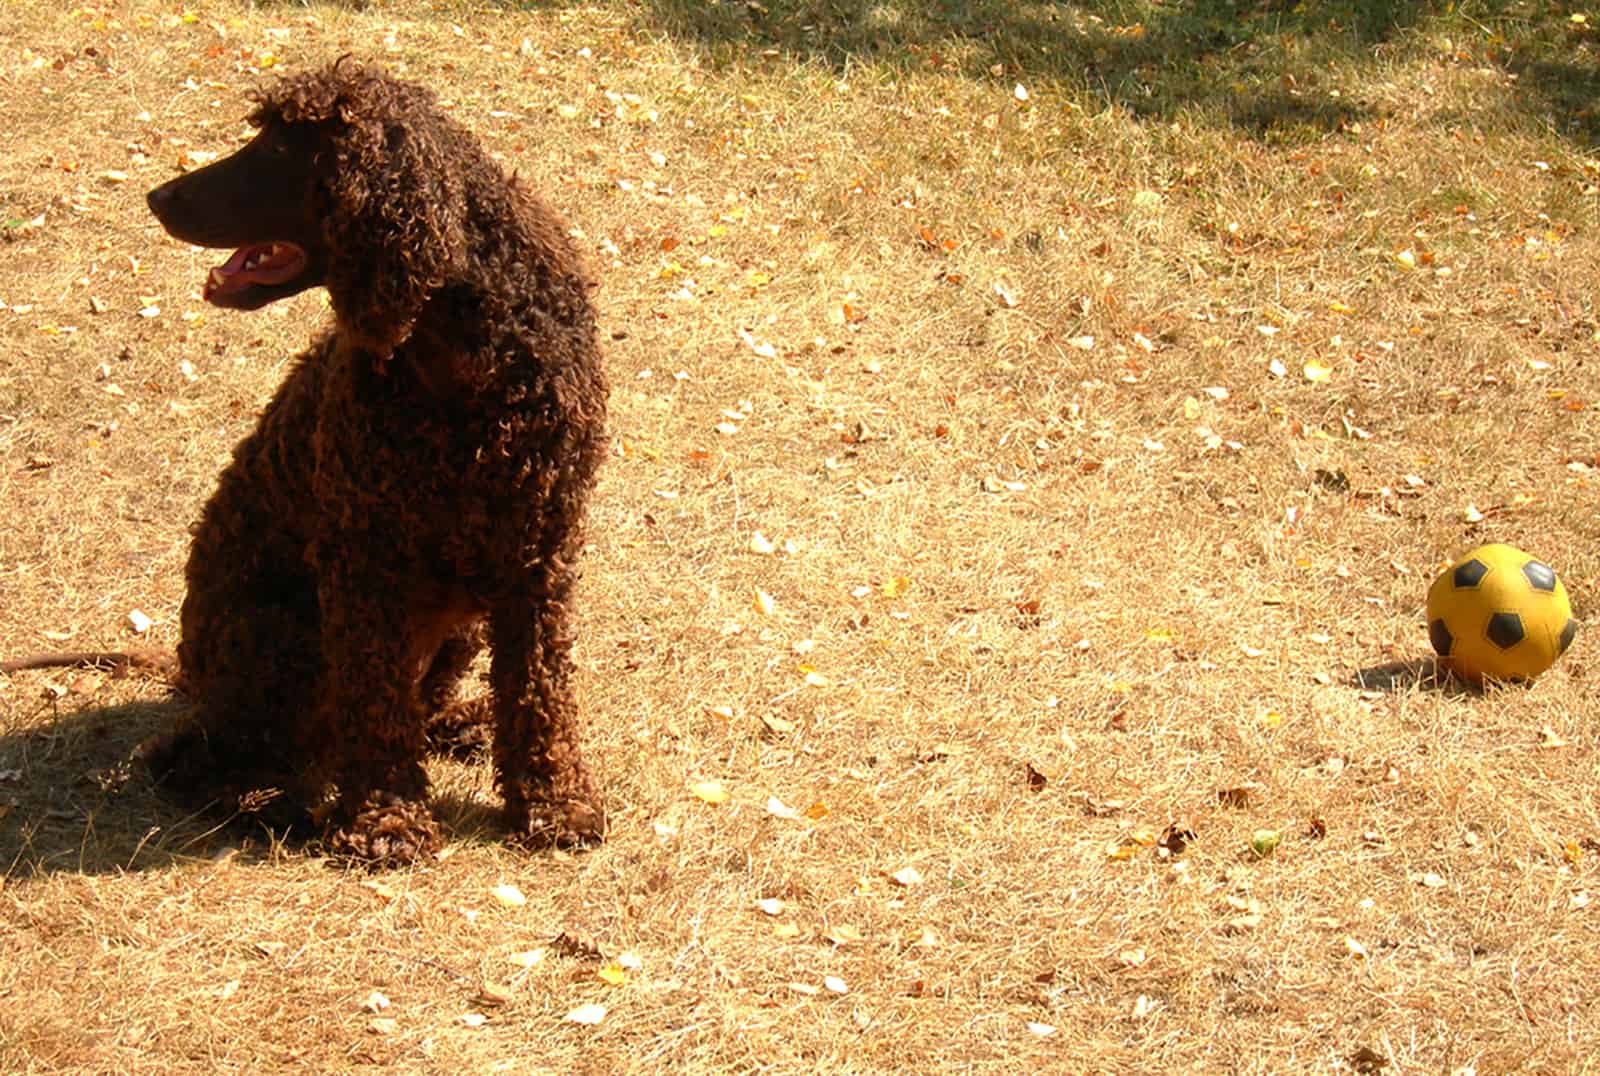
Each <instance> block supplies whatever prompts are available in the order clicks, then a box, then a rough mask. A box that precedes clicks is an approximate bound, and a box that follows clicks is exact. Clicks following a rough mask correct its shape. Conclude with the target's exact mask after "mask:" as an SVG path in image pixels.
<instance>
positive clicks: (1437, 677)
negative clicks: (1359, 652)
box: [1350, 657, 1483, 698]
mask: <svg viewBox="0 0 1600 1076" xmlns="http://www.w3.org/2000/svg"><path fill="white" fill-rule="evenodd" d="M1350 683H1351V686H1353V687H1357V688H1360V689H1361V690H1363V691H1383V692H1387V693H1389V694H1398V693H1399V692H1402V691H1435V692H1438V693H1439V694H1441V695H1445V696H1448V697H1451V698H1454V697H1456V696H1460V695H1481V694H1483V688H1482V687H1481V686H1479V685H1477V684H1474V683H1472V682H1470V681H1468V680H1463V679H1461V677H1459V676H1457V675H1455V673H1453V672H1451V671H1450V670H1449V669H1447V668H1445V667H1444V666H1443V665H1441V664H1440V663H1439V659H1437V658H1432V657H1428V658H1416V659H1413V660H1411V661H1387V662H1384V663H1383V664H1382V665H1369V666H1367V667H1366V668H1363V669H1357V670H1356V671H1355V674H1354V675H1353V676H1351V678H1350Z"/></svg>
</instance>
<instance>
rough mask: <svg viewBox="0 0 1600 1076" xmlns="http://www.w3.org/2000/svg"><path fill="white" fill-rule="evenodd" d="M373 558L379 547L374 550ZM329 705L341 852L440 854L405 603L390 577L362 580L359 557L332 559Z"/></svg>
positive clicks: (388, 860) (326, 716) (322, 706)
mask: <svg viewBox="0 0 1600 1076" xmlns="http://www.w3.org/2000/svg"><path fill="white" fill-rule="evenodd" d="M366 552H367V555H368V557H369V558H370V547H368V548H367V550H366ZM321 559H322V562H323V563H324V564H331V565H334V566H335V567H333V568H332V570H325V571H324V572H323V573H322V578H321V580H320V583H319V587H318V598H319V601H320V603H321V606H322V611H323V613H322V615H323V631H322V644H323V645H322V653H323V663H324V670H323V678H322V685H323V698H322V699H320V700H319V705H318V712H317V716H316V720H317V724H318V726H319V728H318V731H319V732H320V733H321V735H322V737H323V743H324V744H325V750H326V751H328V752H329V756H330V757H329V758H328V759H327V763H328V765H327V768H328V769H329V770H330V771H331V772H333V773H334V774H336V775H337V776H336V778H335V779H336V781H337V783H338V786H339V811H338V818H337V824H338V829H337V830H336V831H335V832H334V834H333V838H332V843H333V846H334V848H335V850H336V851H338V852H340V853H343V854H346V855H349V856H352V857H354V858H357V859H362V860H366V861H368V862H371V863H374V864H377V865H384V866H387V865H393V864H401V863H409V862H411V861H412V860H414V859H417V858H419V857H422V856H426V855H431V854H433V853H434V852H436V851H438V848H439V827H438V824H437V823H436V822H435V821H434V818H433V812H432V811H431V810H430V809H429V807H428V777H427V774H426V772H424V770H423V768H422V754H423V750H424V735H423V714H422V704H421V699H420V698H419V697H418V694H417V686H416V683H417V676H416V669H417V667H418V665H419V663H420V661H421V658H422V656H421V650H422V649H423V646H424V641H423V640H419V639H415V638H412V637H411V636H412V634H414V632H412V630H411V629H410V628H409V626H408V625H409V620H408V612H410V610H408V609H407V608H406V607H405V604H404V600H403V599H404V597H405V596H404V595H403V594H400V593H397V592H396V589H395V587H394V581H393V578H392V577H391V576H385V577H384V578H362V577H361V576H360V575H359V574H358V573H355V572H353V571H352V570H351V566H352V565H354V564H359V563H361V560H360V559H359V558H357V557H353V556H352V557H346V558H343V559H340V558H339V556H338V554H337V552H333V551H323V557H322V558H321Z"/></svg>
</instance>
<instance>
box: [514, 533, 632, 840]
mask: <svg viewBox="0 0 1600 1076" xmlns="http://www.w3.org/2000/svg"><path fill="white" fill-rule="evenodd" d="M552 561H553V563H550V564H549V566H548V568H547V569H545V570H542V571H540V572H539V573H538V579H537V580H536V581H535V587H534V590H533V592H532V593H528V594H523V595H519V596H517V597H516V598H514V599H512V600H508V601H502V602H499V603H497V604H496V606H495V608H494V609H493V611H492V612H491V614H490V616H491V632H490V637H491V644H490V645H491V647H492V649H493V654H492V659H491V662H490V669H489V675H490V680H491V682H492V683H493V685H494V708H495V738H494V761H495V771H496V776H497V777H498V779H499V784H500V791H501V794H502V795H503V796H504V797H505V809H506V822H507V824H508V825H509V827H510V829H511V833H512V836H513V838H515V839H518V840H521V841H524V842H527V843H530V844H556V845H575V844H592V843H594V842H597V841H599V840H600V839H601V836H602V835H603V833H604V830H605V817H604V815H603V813H602V811H601V808H600V803H599V798H598V796H597V795H596V793H595V788H594V782H593V781H592V780H591V779H590V776H589V771H588V769H587V767H585V766H584V763H583V759H582V756H581V754H580V752H579V749H578V706H577V699H576V697H575V696H574V693H573V688H572V639H571V635H570V628H569V625H568V617H567V602H568V600H569V598H570V595H571V591H572V583H573V579H574V573H573V571H572V570H571V569H570V568H569V567H567V566H566V565H565V564H563V563H561V562H560V561H557V560H554V558H552ZM540 584H542V585H540Z"/></svg>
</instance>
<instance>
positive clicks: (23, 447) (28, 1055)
mask: <svg viewBox="0 0 1600 1076" xmlns="http://www.w3.org/2000/svg"><path fill="white" fill-rule="evenodd" d="M5 18H6V20H7V24H6V26H5V27H4V28H0V100H3V102H4V109H3V114H4V117H5V121H4V126H3V129H0V303H3V305H0V506H3V508H4V514H3V517H0V610H3V615H0V655H3V656H8V657H9V656H15V655H18V654H23V653H29V652H34V651H39V650H49V649H66V648H71V649H79V648H85V647H122V646H127V645H131V644H135V643H138V644H139V645H145V644H146V643H154V644H156V645H171V644H172V643H173V642H174V641H175V639H174V636H175V630H176V619H177V609H178V605H179V603H180V601H181V599H182V592H181V575H182V565H183V560H184V557H185V553H186V544H187V529H186V528H187V526H188V524H189V523H190V522H191V521H192V520H193V519H194V518H195V516H196V514H197V511H198V508H199V506H200V504H201V503H202V501H203V499H204V498H205V497H206V496H207V495H208V493H209V491H210V489H211V486H212V483H213V481H214V479H215V476H216V474H217V473H218V471H219V470H220V468H221V467H222V465H223V463H224V462H225V460H226V458H227V454H228V452H229V450H230V448H231V446H232V445H233V443H234V442H235V441H237V440H238V439H239V438H240V437H241V436H242V435H243V434H244V433H245V432H246V431H247V430H248V429H249V428H250V425H251V423H252V421H253V420H254V416H255V413H256V411H257V409H258V408H259V407H260V405H261V404H262V403H263V402H264V401H265V400H266V399H267V398H268V396H269V395H270V394H271V392H272V391H273V389H274V387H275V386H276V385H277V384H278V382H279V381H280V380H281V379H282V378H283V376H284V373H285V370H286V364H287V362H288V361H289V358H290V356H292V355H293V354H294V352H295V351H296V350H298V348H299V347H300V345H301V344H302V343H303V342H304V340H305V339H306V337H307V335H308V333H309V332H310V331H311V329H312V327H313V326H314V325H315V324H316V323H317V322H318V321H319V320H322V319H323V318H325V317H326V309H325V301H324V299H323V298H322V296H321V294H320V293H311V294H307V295H303V296H301V297H298V298H296V299H294V300H292V301H290V302H287V303H285V304H282V306H281V307H279V308H276V309H272V310H269V311H266V312H262V313H259V314H256V315H249V316H246V315H237V314H232V313H228V312H224V311H218V310H212V309H208V308H206V307H205V306H204V305H203V304H202V302H201V301H200V298H199V287H200V284H201V281H202V280H203V279H204V276H205V273H206V271H207V268H208V267H209V266H210V265H211V264H214V263H215V262H216V261H218V260H220V258H221V256H222V255H219V254H218V253H217V252H204V251H198V250H195V249H191V248H189V247H187V246H186V245H183V244H179V243H175V242H173V241H171V240H169V239H167V238H166V237H164V236H163V234H162V233H161V232H160V230H159V228H158V227H157V226H156V224H155V222H154V221H153V220H152V219H151V218H150V217H149V215H148V213H147V212H146V211H145V209H144V206H143V193H144V191H145V190H147V189H148V188H149V187H151V186H153V185H155V184H156V183H157V182H159V181H161V180H163V179H165V178H167V177H169V176H170V175H172V174H174V172H175V170H176V169H177V168H179V167H192V166H194V165H195V164H196V163H198V162H199V161H202V160H205V159H208V156H209V155H212V154H218V153H225V152H228V151H229V150H230V149H231V148H233V147H234V146H236V145H237V144H238V142H239V140H240V138H241V137H242V135H243V124H242V117H243V115H244V113H245V112H246V110H247V105H246V102H245V98H244V95H245V94H246V93H247V91H248V90H249V89H250V88H252V87H254V86H257V85H260V84H262V82H263V80H265V79H269V78H270V77H271V76H272V74H273V73H274V72H276V71H279V70H298V69H301V68H303V67H307V66H312V65H316V64H320V63H322V62H324V61H326V60H328V59H330V58H332V57H334V56H337V55H339V54H341V53H346V52H353V53H358V54H361V55H363V56H372V57H376V58H378V59H380V60H382V61H383V62H385V63H386V64H387V65H389V67H390V68H391V69H392V70H393V71H394V72H396V73H397V74H400V75H403V76H406V77H411V78H415V79H419V80H422V81H424V82H426V83H428V84H429V85H431V86H433V87H434V88H435V89H436V91H437V92H438V94H439V95H440V97H441V98H442V99H443V100H444V101H445V102H447V104H448V106H449V108H450V109H451V110H452V112H453V114H455V115H456V116H458V117H459V118H460V119H461V120H462V122H464V123H465V124H467V125H468V126H469V127H471V128H472V129H473V130H474V131H476V132H477V133H478V134H479V135H480V136H481V137H482V138H483V139H484V140H485V142H486V143H487V144H488V145H489V146H491V147H492V149H493V150H494V151H495V152H497V153H498V154H500V155H501V156H502V158H503V159H504V161H505V164H506V166H507V167H508V168H513V169H515V170H516V171H517V172H518V173H519V174H520V175H521V176H522V177H523V178H524V179H525V180H526V181H527V182H529V183H531V184H533V185H535V186H537V187H538V188H539V189H540V190H542V191H543V192H545V194H546V195H547V196H548V198H549V199H550V200H551V201H552V202H553V203H554V204H556V205H557V206H559V207H560V208H561V210H562V211H563V212H564V213H565V214H566V215H567V217H568V219H569V221H570V223H571V224H572V226H573V228H574V229H575V230H576V231H577V233H578V234H579V236H580V237H581V243H582V245H583V247H584V249H585V251H586V253H587V255H588V256H589V258H590V260H591V264H592V266H593V268H594V270H595V272H596V275H597V276H598V278H599V279H600V281H601V288H600V291H599V295H598V302H599V304H600V306H601V309H602V312H603V318H604V325H605V329H606V333H607V357H608V362H609V365H610V369H611V372H612V378H613V382H614V386H615V388H614V393H613V399H612V415H613V420H612V425H613V435H614V442H615V443H614V451H613V453H612V458H611V459H610V460H609V461H608V464H607V467H606V470H605V474H604V479H603V482H602V486H601V489H600V491H599V494H598V496H597V498H596V501H595V505H594V514H593V534H592V541H591V545H590V548H589V550H588V552H587V554H586V562H585V578H584V581H583V584H582V587H581V604H580V608H579V620H580V637H579V644H578V656H579V667H580V683H579V687H580V691H581V695H582V698H583V702H584V707H585V713H586V732H585V742H586V745H587V749H588V751H589V756H590V758H591V759H592V761H593V763H594V766H595V769H596V772H597V775H598V777H599V779H600V781H601V782H602V784H603V786H604V788H605V790H606V794H607V805H608V808H609V813H610V819H611V831H610V835H609V839H608V841H607V843H606V844H605V845H604V846H603V847H601V848H599V849H597V850H595V851H592V852H588V853H584V854H579V855H569V854H564V853H542V854H532V855H530V854H525V853H521V852H518V851H515V850H513V849H511V848H509V847H507V846H505V845H503V844H502V843H501V842H500V840H499V834H498V831H497V829H496V820H495V814H494V797H493V795H492V790H491V788H490V786H489V779H488V772H487V768H486V767H485V766H484V765H482V764H476V765H472V764H459V763H439V764H438V765H436V766H435V767H434V770H433V774H434V778H435V781H436V789H437V796H438V800H439V810H440V814H441V817H442V818H443V820H444V823H445V827H446V830H447V841H448V847H447V849H446V855H445V856H444V857H442V858H441V859H440V860H439V861H438V862H435V863H430V864H426V865H421V866H418V867H416V868H413V869H409V870H405V871H398V872H390V873H386V874H379V875H368V874H366V873H362V872H359V871H350V870H347V869H345V868H343V867H341V866H339V865H337V864H333V863H330V862H328V861H326V860H323V859H321V858H318V854H317V847H316V846H315V845H314V844H313V845H311V846H309V847H306V846H301V845H284V844H282V843H280V842H277V841H276V840H275V839H274V837H273V835H272V834H269V833H266V832H263V831H262V830H261V829H260V828H259V827H254V826H252V825H251V824H250V821H249V820H248V819H243V820H238V821H236V822H235V823H234V824H232V825H227V826H223V825H219V823H220V821H221V820H219V819H215V818H212V817H209V816H198V817H197V816H191V815H188V814H186V813H184V812H181V811H179V810H178V809H176V808H174V807H173V806H171V804H170V803H169V802H168V801H166V800H164V799H163V798H162V797H161V796H160V794H159V792H158V791H157V790H156V789H154V788H153V787H152V786H151V783H150V780H149V778H148V776H147V775H146V774H144V773H143V772H141V771H140V770H138V769H137V767H135V768H132V769H129V768H127V767H126V766H125V765H124V762H125V760H126V759H127V757H128V754H129V752H130V750H131V749H132V748H133V746H134V745H135V744H137V743H138V742H139V741H140V740H141V739H142V738H143V737H145V736H147V735H148V734H150V733H151V732H153V731H155V730H157V729H159V728H161V727H163V726H164V725H165V724H166V723H168V722H170V721H171V720H173V719H174V717H175V715H176V714H177V713H178V712H179V708H180V707H181V701H173V700H171V699H169V697H168V695H167V693H166V691H165V690H164V688H163V686H162V685H161V684H160V683H159V682H150V681H148V680H143V679H140V678H138V677H130V678H126V679H114V678H110V677H107V676H105V675H104V674H101V673H96V672H85V671H57V672H29V673H19V674H17V675H15V676H13V677H10V678H5V679H0V872H3V875H0V877H3V882H4V885H3V888H0V1069H3V1070H4V1071H6V1072H19V1073H20V1072H28V1073H33V1072H37V1073H45V1072H112V1071H116V1072H137V1073H145V1072H151V1073H154V1072H215V1071H237V1072H262V1071H283V1070H303V1071H317V1072H325V1071H341V1070H347V1069H355V1068H361V1067H371V1066H389V1067H392V1068H394V1069H395V1070H397V1071H416V1072H429V1071H449V1072H494V1071H502V1070H504V1071H551V1072H608V1073H609V1072H616V1071H641V1072H645V1071H667V1070H672V1071H754V1070H760V1071H777V1072H802V1071H931V1070H935V1069H951V1070H962V1069H969V1068H977V1069H986V1070H1005V1071H1027V1070H1030V1069H1032V1070H1045V1071H1124V1072H1148V1071H1242V1072H1282V1071H1301V1070H1309V1071H1335V1070H1349V1069H1356V1070H1358V1071H1377V1070H1378V1069H1379V1068H1383V1069H1384V1071H1401V1072H1454V1071H1477V1072H1481V1073H1488V1072H1509V1071H1529V1072H1534V1071H1537V1072H1554V1071H1574V1070H1579V1069H1582V1068H1583V1067H1584V1066H1586V1065H1590V1064H1592V1063H1593V1062H1592V1057H1593V1056H1594V1055H1595V1051H1596V1049H1597V1047H1600V1013H1597V1011H1596V1007H1595V1003H1594V1000H1593V982H1594V978H1595V975H1596V973H1597V971H1600V918H1597V917H1600V907H1597V906H1596V904H1595V903H1594V902H1592V901H1591V894H1592V893H1595V892H1600V877H1597V875H1596V871H1597V867H1596V863H1597V861H1600V817H1597V810H1596V798H1595V796H1596V786H1595V777H1596V748H1597V735H1600V700H1597V695H1596V689H1595V686H1594V680H1593V678H1592V676H1591V675H1590V670H1591V669H1592V667H1593V661H1594V658H1593V654H1594V650H1593V643H1592V641H1591V640H1590V639H1589V638H1588V637H1587V636H1585V635H1582V634H1580V636H1579V638H1578V642H1577V644H1576V645H1575V647H1574V648H1573V650H1572V651H1571V652H1570V653H1569V654H1568V655H1567V656H1566V657H1565V658H1564V659H1563V660H1562V661H1561V662H1560V663H1559V664H1558V665H1557V666H1556V667H1555V668H1554V669H1553V670H1552V671H1551V672H1550V673H1548V674H1547V675H1546V676H1544V677H1542V678H1541V679H1540V680H1539V681H1538V682H1536V683H1535V684H1534V685H1533V686H1531V687H1529V688H1518V689H1510V690H1491V691H1490V692H1488V693H1487V694H1479V693H1476V692H1472V691H1467V690H1463V689H1461V688H1459V687H1452V686H1451V685H1449V684H1443V685H1441V684H1439V683H1436V682H1435V681H1434V680H1432V679H1431V678H1430V677H1429V676H1428V675H1427V674H1428V664H1427V661H1426V659H1427V657H1428V646H1427V638H1426V634H1425V632H1424V630H1423V623H1422V621H1423V617H1422V610H1421V606H1422V601H1423V596H1424V593H1425V590H1426V586H1427V582H1428V580H1429V579H1430V578H1431V576H1432V575H1433V573H1434V572H1435V571H1436V570H1437V569H1438V568H1439V567H1440V565H1441V564H1442V563H1443V562H1444V561H1445V560H1447V559H1448V558H1449V557H1450V556H1451V555H1452V554H1454V553H1457V552H1460V551H1461V550H1463V549H1465V548H1467V547H1469V546H1471V545H1475V544H1477V543H1479V542H1480V541H1487V540H1505V541H1511V542H1514V543H1516V544H1518V545H1521V546H1524V547H1525V548H1528V549H1530V550H1532V551H1534V552H1536V553H1538V554H1540V555H1541V556H1543V557H1545V558H1546V559H1548V560H1550V561H1551V562H1552V563H1553V564H1555V566H1556V567H1557V569H1558V570H1559V571H1560V572H1561V573H1562V575H1563V577H1564V579H1565V581H1566V583H1567V586H1568V587H1569V589H1570V591H1571V592H1572V595H1573V598H1574V603H1575V606H1576V608H1577V610H1578V613H1579V615H1580V616H1582V615H1585V614H1586V613H1589V612H1590V610H1591V609H1592V608H1593V602H1594V595H1595V589H1596V581H1597V578H1600V551H1597V548H1596V537H1597V535H1600V517H1597V511H1596V500H1595V482H1596V477H1595V473H1594V472H1595V468H1596V466H1597V465H1600V459H1597V453H1600V416H1597V414H1596V402H1597V401H1600V370H1597V358H1596V333H1597V329H1600V325H1597V315H1596V310H1595V304H1596V295H1597V293H1600V271H1597V269H1596V263H1597V260H1600V232H1597V224H1600V221H1597V214H1596V206H1597V193H1596V184H1600V162H1597V161H1596V160H1595V159H1593V158H1591V157H1590V155H1589V153H1590V149H1591V147H1592V144H1593V142H1594V140H1595V139H1596V137H1597V133H1600V127H1597V124H1596V119H1595V116H1594V114H1593V113H1592V112H1591V111H1590V108H1591V105H1592V101H1593V99H1594V95H1593V93H1592V92H1591V91H1592V90H1593V89H1594V88H1595V85H1596V77H1595V74H1594V71H1595V67H1594V65H1595V62H1596V58H1595V55H1594V51H1593V50H1594V46H1595V33H1596V29H1595V28H1594V27H1593V26H1592V25H1591V22H1590V21H1589V20H1588V19H1587V18H1586V17H1585V12H1584V10H1583V9H1582V8H1581V7H1573V8H1570V9H1569V8H1565V7H1559V8H1558V7H1557V6H1553V5H1544V4H1533V3H1525V4H1500V3H1477V4H1467V5H1462V6H1461V7H1460V9H1459V10H1456V9H1455V8H1454V7H1451V6H1447V5H1435V4H1381V3H1376V2H1372V3H1349V2H1346V3H1335V4H1327V5H1317V4H1306V5H1300V6H1299V7H1297V8H1293V9H1288V8H1285V7H1283V6H1281V5H1269V4H1244V3H1241V4H1215V5H1179V4H1156V3H1149V4H1145V3H1135V2H1127V3H1111V2H1106V3H1096V2H1089V0H1086V2H1084V3H1080V4H1041V3H1023V4H999V3H992V4H982V3H980V4H975V5H967V6H962V5H944V4H916V3H912V2H911V0H888V2H885V3H882V4H877V5H854V4H842V3H832V2H828V0H822V2H815V3H799V2H796V0H767V2H765V3H762V4H757V3H753V2H751V3H743V4H734V3H729V2H721V3H713V2H710V0H707V2H704V3H690V2H688V0H635V2H633V3H621V2H618V3H597V4H586V5H580V4H563V3H540V4H526V5H515V4H504V5H494V4H482V5H477V6H467V5H465V4H456V3H433V4H428V3H421V2H400V0H394V2H382V0H374V2H373V3H371V4H370V5H367V6H365V7H364V8H361V7H357V6H354V5H336V4H329V3H317V4H311V5H309V6H303V5H300V4H292V3H260V4H255V5H251V4H246V3H239V2H228V0H195V2H193V3H190V4H187V5H186V4H182V3H177V2H162V3H155V2H146V0H105V2H102V3H97V4H91V5H87V6H79V7H69V6H65V5H50V4H45V3H41V2H39V0H18V2H14V3H10V4H8V5H6V10H5ZM1596 19H1597V21H1600V12H1596ZM134 610H138V611H140V612H142V613H143V614H145V615H146V616H148V617H149V618H150V619H151V620H152V621H153V624H152V626H150V627H149V628H148V630H147V631H146V632H145V633H144V635H143V637H142V638H141V637H137V636H135V635H134V633H133V631H132V628H131V626H130V621H129V614H130V613H131V612H132V611H134ZM1258 831H1274V832H1275V833H1276V834H1278V835H1279V836H1278V840H1279V843H1278V844H1277V846H1276V848H1275V849H1273V850H1272V851H1271V852H1270V854H1268V855H1265V856H1257V855H1256V854H1254V853H1253V852H1252V851H1251V848H1250V842H1251V839H1252V837H1253V836H1254V835H1256V834H1257V832H1258ZM1263 847H1265V845H1263ZM505 887H512V888H505ZM519 896H520V897H521V898H522V899H521V900H520V901H519V899H518V897H519ZM375 992H376V993H377V994H379V995H382V998H381V999H380V998H379V997H374V996H373V995H374V993H375ZM385 1001H386V1007H385ZM595 1006H600V1007H603V1010H602V1009H601V1008H595ZM575 1012H576V1013H577V1014H578V1015H580V1016H586V1017H588V1018H589V1019H590V1020H591V1021H592V1020H594V1019H596V1018H598V1022H597V1023H596V1022H590V1023H582V1022H577V1021H574V1020H570V1019H568V1015H569V1014H572V1013H575Z"/></svg>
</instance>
